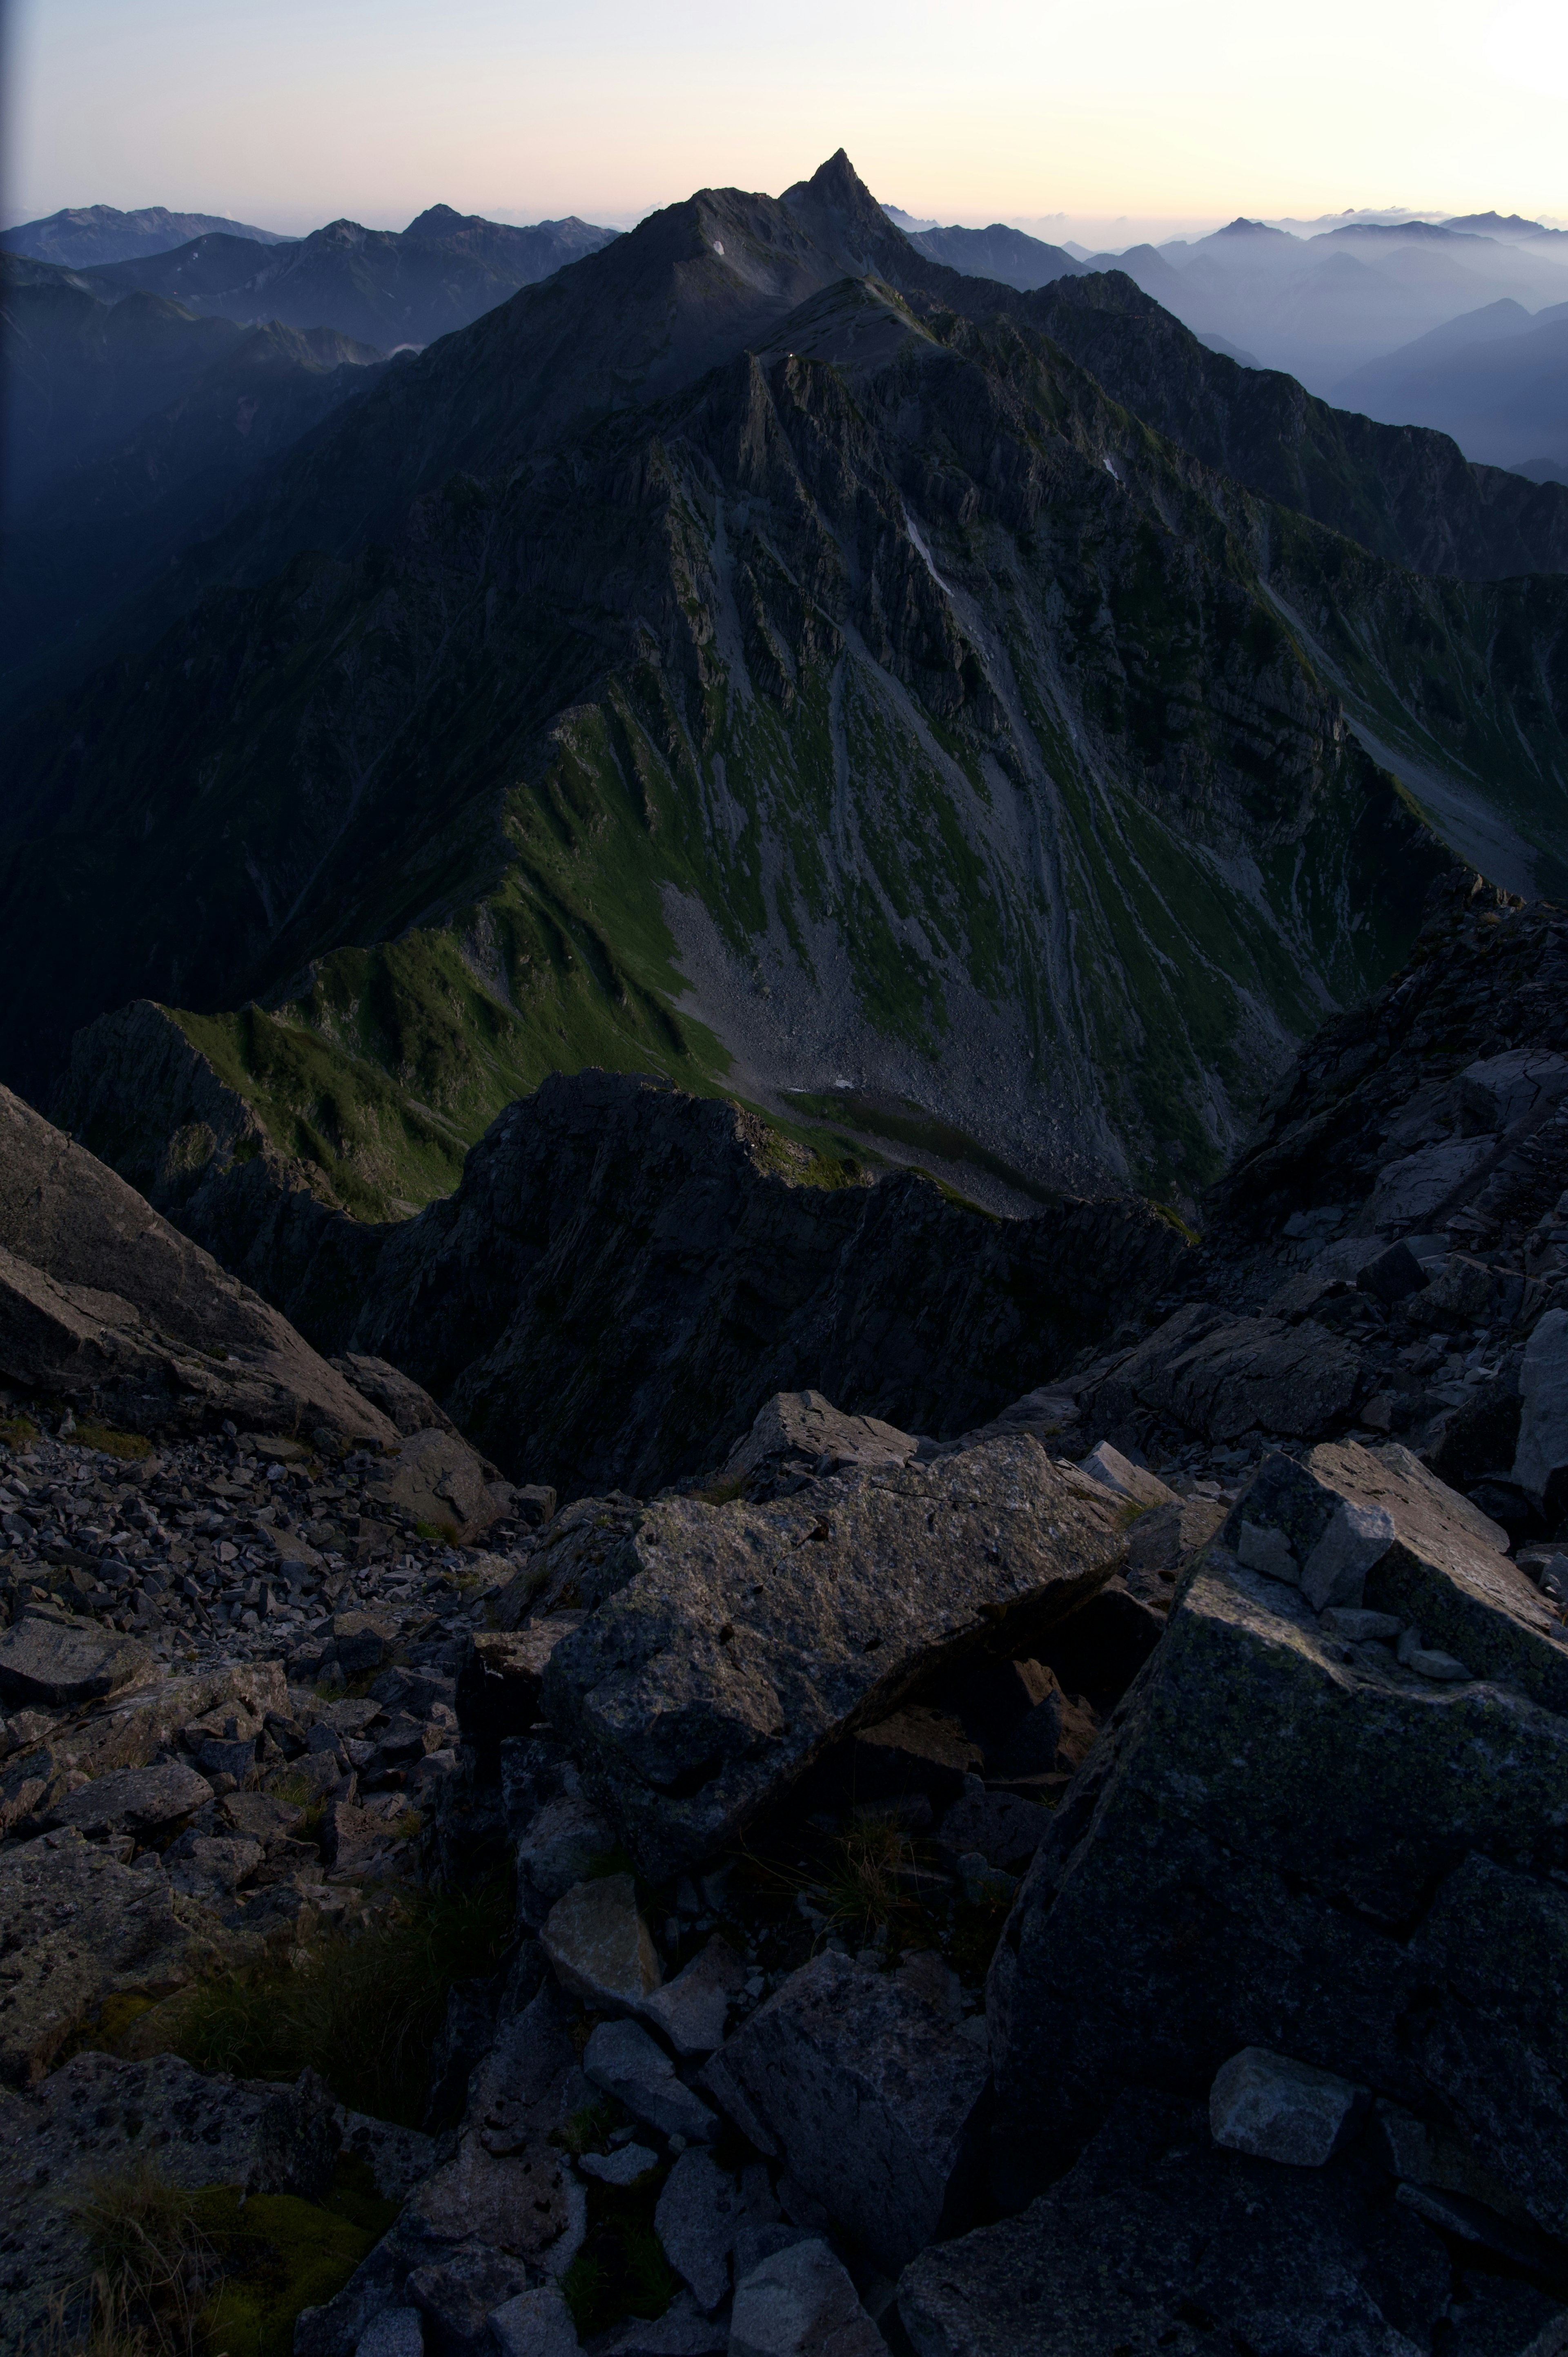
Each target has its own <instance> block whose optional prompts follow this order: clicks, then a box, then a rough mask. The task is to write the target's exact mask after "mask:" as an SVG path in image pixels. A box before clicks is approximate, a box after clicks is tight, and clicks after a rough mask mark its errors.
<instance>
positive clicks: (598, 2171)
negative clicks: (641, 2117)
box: [577, 2144, 659, 2185]
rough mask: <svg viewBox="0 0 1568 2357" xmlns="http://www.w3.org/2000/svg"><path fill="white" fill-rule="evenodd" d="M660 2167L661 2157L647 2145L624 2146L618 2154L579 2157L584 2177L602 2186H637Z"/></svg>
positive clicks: (588, 2154)
mask: <svg viewBox="0 0 1568 2357" xmlns="http://www.w3.org/2000/svg"><path fill="white" fill-rule="evenodd" d="M658 2166H659V2155H658V2154H657V2153H656V2152H654V2151H652V2150H651V2149H650V2147H648V2146H647V2145H645V2144H623V2145H622V2146H621V2147H620V2148H619V2149H618V2151H616V2152H585V2153H580V2154H579V2155H578V2157H577V2167H578V2168H579V2169H580V2170H581V2171H582V2173H583V2175H584V2176H585V2177H593V2178H596V2179H598V2182H599V2183H600V2184H601V2185H635V2184H636V2183H637V2180H638V2179H639V2177H646V2176H647V2174H648V2172H649V2170H650V2169H657V2168H658Z"/></svg>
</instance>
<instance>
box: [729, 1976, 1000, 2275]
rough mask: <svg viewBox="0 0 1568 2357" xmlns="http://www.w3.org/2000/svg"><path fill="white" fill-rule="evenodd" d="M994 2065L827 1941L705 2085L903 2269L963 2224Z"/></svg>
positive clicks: (837, 2216)
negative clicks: (929, 2245) (989, 2069)
mask: <svg viewBox="0 0 1568 2357" xmlns="http://www.w3.org/2000/svg"><path fill="white" fill-rule="evenodd" d="M987 2075H988V2074H987V2070H986V2061H985V2058H984V2056H983V2054H981V2053H980V2052H979V2051H978V2050H976V2048H975V2047H974V2046H973V2045H972V2044H971V2042H970V2041H969V2040H967V2039H965V2038H963V2037H962V2036H961V2034H960V2033H959V2032H958V2031H957V2030H956V2029H951V2028H950V2027H949V2026H948V2025H947V2024H946V2023H945V2022H943V2021H942V2020H941V2019H940V2018H939V2016H938V2015H937V2014H936V2013H935V2012H934V2011H933V2010H932V2008H931V2007H929V2006H928V2005H926V2004H924V2003H923V2002H922V2001H921V1999H920V1998H919V1997H918V1996H917V1995H916V1994H914V1992H913V1991H911V1990H910V1989H908V1988H906V1987H904V1986H901V1985H900V1984H899V1983H898V1982H897V1981H895V1980H889V1979H885V1978H884V1977H883V1976H882V1975H880V1974H877V1973H873V1972H867V1971H865V1970H864V1969H863V1968H862V1967H861V1966H859V1965H856V1964H850V1963H849V1962H848V1961H847V1959H846V1958H844V1957H842V1956H838V1955H835V1954H833V1953H832V1952H831V1951H829V1952H827V1953H823V1954H822V1955H820V1956H817V1957H815V1958H814V1959H813V1960H812V1962H811V1964H806V1965H803V1966H802V1967H801V1969H800V1971H799V1972H798V1973H794V1974H792V1975H790V1977H789V1980H788V1981H786V1983H785V1984H784V1986H783V1987H782V1988H781V1989H779V1990H778V1991H777V1992H776V1993H775V1995H774V1996H771V1997H769V1998H768V2002H767V2003H766V2004H765V2005H762V2006H760V2007H758V2008H757V2012H756V2013H754V2014H753V2015H752V2017H751V2018H750V2019H749V2021H747V2022H746V2023H744V2024H743V2025H742V2027H741V2028H740V2029H738V2030H736V2033H735V2035H734V2037H733V2038H731V2039H730V2040H729V2041H728V2043H727V2045H725V2046H724V2047H723V2048H722V2049H721V2050H720V2051H719V2052H718V2053H717V2054H715V2055H714V2057H713V2058H712V2060H711V2061H709V2062H708V2064H707V2066H706V2068H705V2070H704V2072H703V2080H702V2083H703V2086H704V2087H705V2088H707V2089H708V2091H709V2092H710V2093H712V2094H713V2095H714V2098H715V2100H716V2101H717V2102H718V2103H719V2104H721V2105H722V2106H723V2108H724V2109H725V2111H726V2112H727V2113H728V2114H729V2115H730V2117H731V2118H732V2119H734V2120H735V2122H736V2126H738V2127H740V2129H741V2130H742V2132H743V2133H744V2134H746V2136H750V2138H751V2140H752V2142H753V2143H754V2144H756V2145H757V2147H758V2149H759V2150H760V2151H763V2152H768V2153H779V2152H782V2153H783V2154H784V2155H785V2156H786V2158H787V2159H788V2162H789V2170H790V2173H791V2174H792V2176H793V2177H794V2178H795V2179H797V2180H798V2181H799V2182H800V2184H801V2185H802V2186H803V2187H804V2188H805V2190H807V2192H808V2193H810V2194H811V2196H812V2197H813V2198H814V2199H815V2200H817V2201H820V2202H822V2205H823V2206H824V2208H825V2209H826V2210H827V2212H829V2214H830V2215H831V2216H832V2218H833V2219H834V2220H836V2221H837V2222H838V2223H839V2224H840V2225H841V2226H843V2229H844V2230H845V2232H847V2233H851V2234H853V2235H854V2237H855V2238H856V2239H857V2240H858V2241H860V2242H862V2243H864V2244H865V2247H866V2249H867V2250H868V2251H869V2252H870V2253H871V2255H873V2257H874V2258H875V2260H876V2261H877V2263H878V2265H879V2266H886V2267H897V2266H902V2265H903V2263H904V2261H905V2260H906V2259H908V2258H909V2257H911V2256H912V2255H913V2254H914V2253H915V2252H916V2251H918V2250H919V2249H920V2248H922V2246H923V2245H924V2244H927V2243H929V2241H931V2240H932V2238H933V2237H934V2236H935V2235H937V2234H940V2233H952V2232H953V2231H954V2229H955V2227H957V2226H959V2225H961V2223H962V2222H963V2220H964V2216H965V2212H966V2207H967V2204H968V2203H969V2202H970V2201H971V2200H972V2198H973V2194H974V2190H975V2185H976V2174H977V2167H978V2147H977V2138H978V2136H979V2130H980V2120H981V2114H982V2107H983V2098H984V2093H985V2087H986V2080H987Z"/></svg>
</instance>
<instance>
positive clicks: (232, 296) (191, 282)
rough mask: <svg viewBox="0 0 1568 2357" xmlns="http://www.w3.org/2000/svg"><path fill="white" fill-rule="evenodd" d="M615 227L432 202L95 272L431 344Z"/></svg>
mask: <svg viewBox="0 0 1568 2357" xmlns="http://www.w3.org/2000/svg"><path fill="white" fill-rule="evenodd" d="M615 236H616V231H614V230H607V229H595V228H592V227H590V225H589V224H588V223H587V222H585V221H577V220H575V219H573V220H568V221H542V222H540V223H539V224H538V225H537V226H536V227H534V228H532V229H514V228H511V227H510V226H509V225H508V224H506V223H505V222H501V221H482V220H481V219H480V218H479V217H478V215H477V214H470V215H467V216H465V215H463V214H460V213H456V212H454V211H453V210H452V209H451V208H450V206H447V205H436V206H433V207H432V208H431V209H430V210H428V211H427V212H424V213H421V214H420V216H419V217H418V219H417V220H416V221H412V222H411V223H410V225H409V227H408V228H407V229H406V230H404V231H402V232H401V233H399V232H398V231H393V230H368V229H361V228H360V224H359V223H358V222H357V221H330V222H328V225H327V227H326V228H325V229H318V230H316V231H313V232H312V234H311V235H310V236H309V237H306V238H300V239H297V240H295V241H294V242H291V243H290V244H288V245H285V246H282V247H279V248H277V249H275V250H274V251H273V252H271V253H267V254H264V255H263V256H260V257H258V255H257V253H256V250H255V247H254V246H253V245H247V244H246V243H245V242H244V241H243V240H242V239H240V238H237V237H233V236H229V235H214V236H207V237H199V238H197V239H194V240H193V241H192V242H190V243H188V244H187V245H183V246H180V247H178V248H177V250H176V251H175V252H173V253H160V254H158V255H156V257H154V258H152V259H150V260H146V261H139V262H125V263H119V264H114V265H113V266H112V267H110V268H108V269H103V270H98V271H94V272H93V273H92V284H93V285H96V286H99V287H100V288H102V291H103V292H104V293H105V294H106V295H108V296H119V295H123V294H126V293H129V292H130V291H131V290H133V289H140V290H141V291H143V292H145V293H150V294H156V295H164V296H169V297H170V298H171V299H173V300H175V301H177V302H180V303H183V304H185V305H186V306H187V307H188V308H189V309H191V310H193V311H198V312H200V313H202V314H203V315H204V316H207V317H221V318H227V319H238V320H242V321H249V320H252V319H258V318H273V319H281V320H282V321H283V322H284V324H285V326H286V327H293V328H311V327H321V326H329V327H334V328H338V330H339V332H340V333H341V334H344V335H349V336H356V337H359V338H360V339H361V340H362V341H364V342H366V343H371V344H378V345H381V346H384V347H387V348H389V349H390V348H392V347H395V346H397V345H399V344H416V345H423V344H428V343H433V342H434V341H435V339H436V338H437V337H438V336H445V335H449V334H450V333H451V331H452V330H453V328H466V327H467V325H468V323H469V321H470V320H473V319H477V318H478V317H479V316H480V314H481V313H482V312H485V311H490V310H493V309H494V308H495V307H496V305H497V304H498V303H503V302H505V300H506V299H507V297H508V296H509V295H512V294H515V293H516V291H517V289H518V288H519V287H520V286H526V285H532V284H533V283H534V282H535V281H537V280H539V279H542V278H546V277H548V276H549V275H550V274H552V272H553V271H556V270H560V269H562V268H563V267H564V265H565V264H568V263H571V262H575V261H577V260H579V259H580V258H581V257H582V256H583V255H584V254H585V253H596V252H597V251H598V250H599V249H600V248H601V247H603V246H605V245H607V244H609V243H610V242H612V240H613V239H614V238H615Z"/></svg>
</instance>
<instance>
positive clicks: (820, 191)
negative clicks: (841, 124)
mask: <svg viewBox="0 0 1568 2357" xmlns="http://www.w3.org/2000/svg"><path fill="white" fill-rule="evenodd" d="M779 203H780V204H781V205H783V206H784V207H785V209H786V210H788V211H789V212H791V213H793V214H794V216H795V218H796V220H797V221H799V222H800V225H801V227H802V228H803V229H805V230H807V231H809V232H810V234H811V237H812V239H813V240H814V241H815V242H816V243H817V244H818V245H820V246H822V248H823V249H824V250H825V251H826V252H828V253H832V254H833V255H834V256H835V257H836V258H837V259H838V260H839V261H840V262H842V264H843V267H844V269H845V271H846V272H847V273H848V274H850V275H851V276H853V277H856V278H867V277H874V276H875V277H878V278H886V279H889V280H891V282H892V283H893V284H894V285H898V284H899V283H900V277H899V273H900V268H901V267H902V268H903V269H904V270H905V271H907V270H908V261H909V248H908V241H907V240H906V239H905V238H904V237H902V236H901V235H900V233H899V232H898V231H897V230H896V229H895V228H894V227H893V225H892V223H891V222H890V221H889V220H888V218H887V216H886V213H885V212H884V211H883V210H882V207H881V206H880V205H879V204H878V203H877V201H876V199H875V197H874V196H873V195H872V193H871V190H870V189H869V188H867V187H866V185H865V181H864V180H863V179H862V178H861V177H860V175H859V173H858V172H857V171H856V170H855V168H854V165H853V164H852V163H851V162H850V160H849V157H848V156H846V155H845V153H844V151H843V148H842V147H841V148H840V149H839V151H838V153H837V154H836V155H834V156H829V157H828V160H827V162H826V163H825V164H822V165H819V167H818V168H817V169H816V171H814V172H813V173H812V175H811V178H810V179H809V180H797V181H796V183H795V185H794V187H793V188H786V189H785V191H784V194H783V195H782V197H780V199H779Z"/></svg>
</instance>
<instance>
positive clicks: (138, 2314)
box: [72, 2160, 217, 2357]
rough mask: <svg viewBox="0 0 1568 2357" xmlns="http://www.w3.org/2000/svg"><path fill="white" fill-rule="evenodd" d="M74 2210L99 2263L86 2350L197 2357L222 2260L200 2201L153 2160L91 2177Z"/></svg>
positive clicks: (119, 2355) (104, 2355)
mask: <svg viewBox="0 0 1568 2357" xmlns="http://www.w3.org/2000/svg"><path fill="white" fill-rule="evenodd" d="M72 2212H73V2215H74V2217H75V2219H76V2222H77V2223H78V2224H79V2225H80V2226H81V2229H82V2232H83V2233H85V2235H86V2237H87V2242H88V2246H89V2248H90V2249H91V2253H92V2255H93V2258H94V2260H95V2262H96V2266H95V2268H94V2273H93V2277H92V2287H91V2324H90V2327H89V2330H88V2334H87V2336H86V2339H85V2341H83V2342H82V2343H81V2346H82V2348H83V2349H84V2351H87V2352H93V2357H99V2352H102V2357H108V2352H116V2357H133V2352H138V2353H139V2352H144V2351H145V2352H158V2357H197V2352H199V2349H200V2347H201V2342H202V2334H201V2314H202V2310H203V2309H204V2308H205V2306H206V2303H207V2287H208V2285H209V2281H210V2279H211V2276H212V2275H213V2273H214V2271H215V2268H216V2266H217V2255H216V2253H215V2252H214V2250H213V2248H212V2245H211V2244H210V2243H209V2241H208V2239H207V2237H206V2235H205V2234H204V2233H202V2231H201V2228H200V2226H199V2222H198V2219H197V2201H196V2196H195V2195H194V2194H192V2193H190V2192H188V2191H186V2190H184V2189H183V2188H181V2187H178V2186H175V2185H171V2184H169V2182H168V2180H167V2179H166V2178H165V2177H164V2175H163V2174H162V2172H161V2170H159V2169H158V2168H157V2167H156V2163H154V2162H152V2161H151V2160H145V2161H142V2162H140V2163H138V2164H136V2165H135V2166H134V2167H132V2168H130V2169H117V2170H115V2171H113V2172H112V2173H110V2172H105V2174H104V2175H102V2177H98V2178H95V2179H91V2181H90V2182H89V2184H88V2185H87V2186H86V2187H85V2188H84V2190H83V2191H82V2192H81V2195H80V2197H79V2198H78V2200H77V2201H75V2202H74V2203H73V2204H72Z"/></svg>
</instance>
